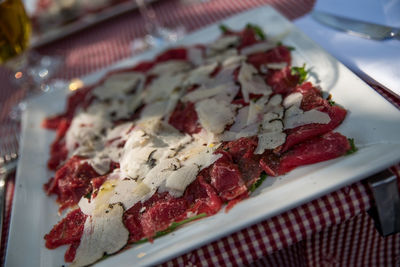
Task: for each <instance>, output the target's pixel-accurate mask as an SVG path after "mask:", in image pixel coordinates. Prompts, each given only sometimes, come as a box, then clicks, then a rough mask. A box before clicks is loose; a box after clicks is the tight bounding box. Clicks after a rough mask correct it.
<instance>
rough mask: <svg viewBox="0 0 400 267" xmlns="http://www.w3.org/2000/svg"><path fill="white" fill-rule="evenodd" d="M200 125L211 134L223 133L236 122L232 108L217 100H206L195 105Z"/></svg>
mask: <svg viewBox="0 0 400 267" xmlns="http://www.w3.org/2000/svg"><path fill="white" fill-rule="evenodd" d="M195 109H196V112H197V115H198V117H199V121H200V124H201V125H202V126H203V127H204V129H206V130H207V131H209V132H212V133H216V134H218V133H222V132H223V131H224V129H225V127H226V125H228V124H231V123H232V122H233V121H234V112H233V110H232V106H231V105H229V103H226V102H217V101H216V100H215V99H205V100H202V101H200V102H197V103H196V105H195Z"/></svg>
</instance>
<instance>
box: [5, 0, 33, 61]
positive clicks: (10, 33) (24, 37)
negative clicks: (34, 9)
mask: <svg viewBox="0 0 400 267" xmlns="http://www.w3.org/2000/svg"><path fill="white" fill-rule="evenodd" d="M31 31H32V28H31V23H30V20H29V18H28V16H27V14H26V11H25V8H24V5H23V3H22V1H21V0H0V64H4V63H5V62H6V61H8V60H10V59H12V58H15V57H17V56H19V55H21V54H22V53H23V52H24V51H25V50H26V49H27V48H28V47H29V38H30V35H31Z"/></svg>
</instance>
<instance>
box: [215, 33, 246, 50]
mask: <svg viewBox="0 0 400 267" xmlns="http://www.w3.org/2000/svg"><path fill="white" fill-rule="evenodd" d="M237 44H239V36H236V35H228V36H224V37H221V38H219V39H217V40H215V41H214V42H213V43H211V44H210V45H209V46H208V48H209V49H211V50H216V51H221V50H225V49H226V48H228V47H231V46H236V45H237Z"/></svg>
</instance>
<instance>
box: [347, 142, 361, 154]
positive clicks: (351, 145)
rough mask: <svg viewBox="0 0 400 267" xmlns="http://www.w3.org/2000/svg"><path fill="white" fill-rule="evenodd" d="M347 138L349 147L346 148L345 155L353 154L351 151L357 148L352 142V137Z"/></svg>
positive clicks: (355, 150)
mask: <svg viewBox="0 0 400 267" xmlns="http://www.w3.org/2000/svg"><path fill="white" fill-rule="evenodd" d="M347 140H349V143H350V149H349V150H347V152H346V155H350V154H353V153H355V152H357V150H358V148H357V147H356V145H355V144H354V139H353V138H347Z"/></svg>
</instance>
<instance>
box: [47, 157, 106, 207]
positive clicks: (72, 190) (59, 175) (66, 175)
mask: <svg viewBox="0 0 400 267" xmlns="http://www.w3.org/2000/svg"><path fill="white" fill-rule="evenodd" d="M98 176H99V174H98V173H96V171H95V170H94V169H93V168H92V167H91V166H90V165H89V164H88V163H87V162H84V163H82V159H81V158H80V157H77V156H74V157H72V158H71V159H70V160H69V161H68V162H67V163H66V164H65V165H64V166H63V167H62V168H60V169H59V170H57V172H56V173H55V175H54V178H52V179H51V180H50V181H49V182H48V183H47V184H46V185H45V190H46V192H47V194H56V195H57V201H58V202H59V203H61V204H62V205H61V207H60V209H61V210H62V209H64V208H66V207H69V206H72V205H74V204H77V203H78V202H79V200H80V199H81V197H82V196H84V195H86V194H87V193H90V192H91V183H90V181H91V179H92V178H95V177H98Z"/></svg>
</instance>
